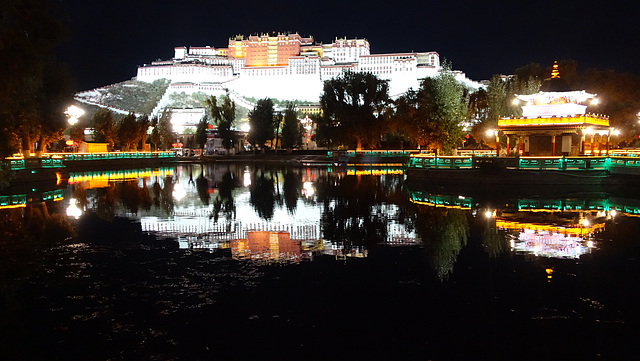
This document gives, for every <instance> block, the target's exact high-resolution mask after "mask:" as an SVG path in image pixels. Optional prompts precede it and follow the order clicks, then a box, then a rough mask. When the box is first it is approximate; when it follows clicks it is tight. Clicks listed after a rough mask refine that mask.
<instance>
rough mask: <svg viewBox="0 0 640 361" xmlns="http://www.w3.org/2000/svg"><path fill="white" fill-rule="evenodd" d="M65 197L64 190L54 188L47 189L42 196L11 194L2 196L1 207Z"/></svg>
mask: <svg viewBox="0 0 640 361" xmlns="http://www.w3.org/2000/svg"><path fill="white" fill-rule="evenodd" d="M63 198H64V190H62V189H54V190H51V191H46V192H43V193H42V194H41V196H40V197H37V198H35V199H34V198H31V197H27V195H26V194H11V195H2V196H0V209H7V208H19V207H25V206H26V205H27V203H28V202H32V201H35V202H45V201H60V200H62V199H63Z"/></svg>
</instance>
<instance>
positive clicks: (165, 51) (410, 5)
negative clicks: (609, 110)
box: [50, 0, 640, 90]
mask: <svg viewBox="0 0 640 361" xmlns="http://www.w3.org/2000/svg"><path fill="white" fill-rule="evenodd" d="M50 2H51V3H52V4H53V8H54V12H55V14H56V15H57V16H59V17H60V18H61V19H62V21H63V23H64V24H65V25H66V26H67V28H68V29H69V30H70V33H71V36H70V39H69V41H67V42H66V43H65V44H63V45H62V46H61V47H60V48H59V53H60V55H59V58H60V59H61V60H63V61H65V62H67V64H68V65H69V68H70V70H71V73H72V74H73V75H74V76H75V78H76V82H77V86H78V90H86V89H90V88H94V87H99V86H103V85H108V84H112V83H116V82H120V81H123V80H127V79H130V78H132V77H134V76H135V75H136V69H137V66H138V65H141V64H144V63H149V62H151V61H153V60H156V59H169V58H171V57H173V48H174V47H176V46H206V45H210V46H214V47H226V46H227V42H228V39H229V37H230V36H232V35H235V34H243V35H249V34H254V33H263V32H272V31H276V32H277V31H281V32H282V31H294V32H298V33H299V34H300V35H303V36H308V35H311V36H313V37H314V39H315V40H316V41H318V42H324V43H329V42H331V41H332V40H333V39H334V38H336V37H348V38H366V39H368V40H369V43H370V44H371V52H372V53H376V54H377V53H386V52H403V51H437V52H438V53H439V54H440V57H441V59H442V58H444V59H447V60H449V61H451V63H452V64H453V68H454V69H457V70H462V71H463V72H465V73H466V74H467V76H468V77H470V78H471V79H473V80H483V79H488V78H490V77H491V75H493V74H497V73H500V74H511V73H513V71H514V70H515V69H516V68H518V67H520V66H523V65H526V64H528V63H529V62H538V63H540V64H541V65H543V66H550V65H551V64H553V61H554V60H564V59H573V60H575V61H577V62H578V67H579V70H580V69H582V70H584V69H586V68H589V67H596V68H610V69H614V70H616V71H620V72H631V73H635V74H640V59H639V56H640V39H638V37H639V36H640V26H639V25H638V24H639V23H640V21H639V20H638V15H637V14H636V12H635V9H633V8H632V4H633V3H632V2H628V3H627V4H625V5H617V4H616V2H614V1H610V2H600V3H594V2H593V1H580V2H578V1H575V2H572V1H568V2H565V1H563V2H560V1H546V0H539V1H528V0H524V1H523V0H510V1H502V0H500V1H479V0H458V1H456V0H448V1H427V0H421V1H415V0H414V1H405V0H396V1H393V0H388V1H385V2H384V5H381V4H380V2H376V1H355V2H351V1H340V0H327V1H291V0H282V1H265V0H262V1H253V0H248V1H231V0H227V1H224V2H222V1H215V0H208V1H207V0H174V1H165V0H154V1H151V0H128V1H122V0H109V1H103V0H83V1H75V0H50Z"/></svg>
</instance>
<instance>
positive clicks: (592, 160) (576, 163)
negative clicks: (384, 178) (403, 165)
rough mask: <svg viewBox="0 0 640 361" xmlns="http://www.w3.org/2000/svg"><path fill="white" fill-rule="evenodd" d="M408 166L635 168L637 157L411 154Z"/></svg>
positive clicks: (571, 168) (636, 167) (436, 167)
mask: <svg viewBox="0 0 640 361" xmlns="http://www.w3.org/2000/svg"><path fill="white" fill-rule="evenodd" d="M408 166H409V167H410V168H425V169H428V168H435V169H440V168H443V169H477V168H478V169H480V168H496V169H545V170H606V171H611V170H619V169H638V171H640V159H639V157H633V156H608V157H563V156H556V157H550V156H549V157H530V156H526V157H525V156H523V157H490V156H473V155H472V156H435V155H428V156H425V155H412V156H411V158H409V162H408Z"/></svg>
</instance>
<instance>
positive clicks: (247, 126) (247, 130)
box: [240, 123, 251, 132]
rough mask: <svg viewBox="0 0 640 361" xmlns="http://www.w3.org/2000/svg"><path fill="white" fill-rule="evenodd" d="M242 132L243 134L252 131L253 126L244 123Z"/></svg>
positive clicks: (241, 128) (241, 127)
mask: <svg viewBox="0 0 640 361" xmlns="http://www.w3.org/2000/svg"><path fill="white" fill-rule="evenodd" d="M240 130H242V131H243V132H249V131H250V130H251V126H250V125H249V123H244V124H242V125H241V126H240Z"/></svg>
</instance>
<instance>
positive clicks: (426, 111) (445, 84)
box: [394, 63, 469, 154]
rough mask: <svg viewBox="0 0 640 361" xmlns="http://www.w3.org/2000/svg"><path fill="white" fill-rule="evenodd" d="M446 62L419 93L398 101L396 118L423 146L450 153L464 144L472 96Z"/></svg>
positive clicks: (421, 86)
mask: <svg viewBox="0 0 640 361" xmlns="http://www.w3.org/2000/svg"><path fill="white" fill-rule="evenodd" d="M450 69H451V68H450V66H449V65H448V64H447V63H444V64H443V69H442V71H441V72H440V73H439V74H438V75H437V76H436V77H433V78H425V79H423V80H422V82H421V83H420V88H419V89H418V90H417V91H413V90H410V91H408V92H407V93H406V94H404V95H403V96H402V97H400V98H399V99H398V101H396V112H395V115H394V118H395V119H398V121H399V122H400V123H401V124H403V129H404V131H405V132H409V133H408V134H409V135H410V137H411V139H412V141H414V142H415V143H417V144H418V145H419V146H422V147H429V148H436V149H439V150H440V151H442V152H444V153H445V154H448V153H451V152H452V151H453V149H455V147H456V146H457V145H458V144H460V143H459V142H461V141H462V136H463V133H462V130H463V121H464V120H465V119H467V112H468V109H467V107H468V102H469V95H468V91H467V89H466V88H465V87H464V86H463V85H462V84H461V83H459V82H458V81H457V80H456V79H455V76H454V74H453V72H452V71H451V70H450Z"/></svg>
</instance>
